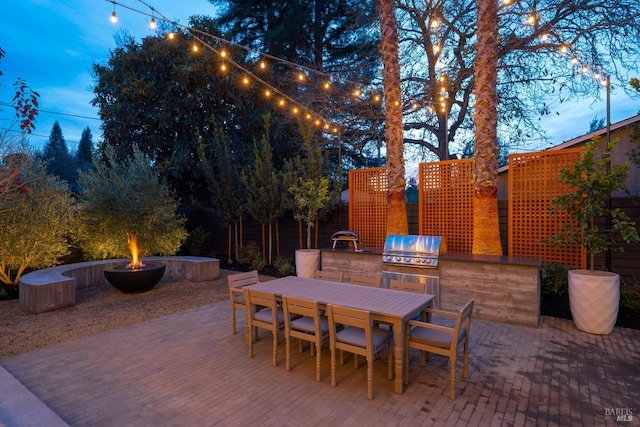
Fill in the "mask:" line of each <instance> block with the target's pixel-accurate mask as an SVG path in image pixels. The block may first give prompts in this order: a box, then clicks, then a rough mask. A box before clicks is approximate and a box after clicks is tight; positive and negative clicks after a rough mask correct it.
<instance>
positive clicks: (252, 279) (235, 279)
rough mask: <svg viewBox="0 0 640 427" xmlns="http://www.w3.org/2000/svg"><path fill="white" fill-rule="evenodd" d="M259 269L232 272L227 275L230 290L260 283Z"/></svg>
mask: <svg viewBox="0 0 640 427" xmlns="http://www.w3.org/2000/svg"><path fill="white" fill-rule="evenodd" d="M258 281H259V279H258V270H253V271H248V272H246V273H238V274H230V275H229V276H227V283H228V284H229V290H231V289H233V288H241V287H243V286H247V285H254V284H256V283H258Z"/></svg>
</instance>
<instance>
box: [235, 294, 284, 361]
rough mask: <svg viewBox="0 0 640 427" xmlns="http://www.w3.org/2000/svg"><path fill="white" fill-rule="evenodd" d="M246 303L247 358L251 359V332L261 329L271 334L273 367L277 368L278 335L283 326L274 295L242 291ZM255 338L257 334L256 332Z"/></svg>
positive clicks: (280, 311) (282, 313)
mask: <svg viewBox="0 0 640 427" xmlns="http://www.w3.org/2000/svg"><path fill="white" fill-rule="evenodd" d="M244 298H245V300H246V303H247V309H246V312H247V333H248V336H247V343H248V344H249V357H253V330H254V329H255V328H262V329H266V330H268V331H271V333H272V334H273V366H278V335H279V332H280V328H281V327H283V326H284V312H283V311H282V308H280V307H278V305H277V303H276V295H275V294H273V293H271V292H264V291H259V290H257V289H247V288H245V289H244ZM256 338H258V332H257V330H256Z"/></svg>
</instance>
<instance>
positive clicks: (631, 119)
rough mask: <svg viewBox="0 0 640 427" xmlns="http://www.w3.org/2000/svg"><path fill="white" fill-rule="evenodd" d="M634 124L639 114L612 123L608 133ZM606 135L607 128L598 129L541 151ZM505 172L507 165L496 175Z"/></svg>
mask: <svg viewBox="0 0 640 427" xmlns="http://www.w3.org/2000/svg"><path fill="white" fill-rule="evenodd" d="M636 123H638V124H640V114H638V115H636V116H633V117H629V118H628V119H624V120H622V121H619V122H617V123H612V124H611V126H610V128H609V130H610V132H613V131H615V130H617V129H622V128H625V127H627V126H631V125H633V124H636ZM606 134H607V128H606V127H603V128H602V129H598V130H596V131H594V132H590V133H588V134H585V135H582V136H579V137H577V138H573V139H570V140H569V141H565V142H563V143H561V144H558V145H554V146H553V147H549V148H545V149H544V150H542V151H548V150H563V149H565V148H571V147H574V146H577V145H580V144H582V143H584V142H586V141H588V140H590V139H591V138H593V137H594V136H596V135H599V136H603V135H606ZM507 170H509V165H508V164H506V165H504V166H501V167H499V168H498V173H502V172H505V171H507Z"/></svg>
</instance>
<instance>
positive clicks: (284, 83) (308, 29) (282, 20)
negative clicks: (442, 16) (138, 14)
mask: <svg viewBox="0 0 640 427" xmlns="http://www.w3.org/2000/svg"><path fill="white" fill-rule="evenodd" d="M210 1H211V3H213V4H214V5H216V6H217V7H218V8H219V10H220V14H219V16H218V21H219V22H220V24H221V27H222V29H223V30H224V34H223V35H225V36H226V37H227V38H228V39H230V40H231V41H233V42H235V43H239V44H242V45H244V46H247V47H249V48H251V49H253V52H252V53H251V54H250V55H248V58H251V59H253V60H254V61H255V62H258V60H259V59H266V61H267V62H268V63H269V71H268V72H267V73H270V74H268V78H265V80H268V81H269V82H270V84H272V85H274V86H275V87H276V88H277V89H278V90H280V91H282V92H284V93H286V94H288V95H289V96H290V97H291V98H293V99H296V100H297V101H298V102H299V103H300V104H302V105H303V106H305V107H306V108H308V109H309V110H311V111H312V112H313V113H315V114H317V115H319V116H321V117H322V118H323V119H324V120H325V121H327V122H330V123H331V124H332V127H333V126H335V127H336V130H335V131H332V133H333V136H330V135H324V136H322V137H321V138H322V139H321V140H323V141H324V144H325V145H326V146H327V147H328V148H331V153H329V155H330V157H331V158H332V160H334V161H336V162H338V161H342V162H344V164H346V165H348V166H350V165H354V166H362V165H366V164H374V163H376V159H375V157H376V155H377V153H378V151H377V150H378V149H379V148H380V147H381V141H382V140H383V139H384V129H383V124H382V123H383V116H382V112H381V103H380V102H378V101H375V102H371V101H370V100H368V99H367V98H366V97H367V96H368V95H369V94H370V93H369V91H367V90H364V89H365V88H367V87H369V88H370V87H374V86H378V85H379V83H380V74H379V68H380V64H379V62H378V55H377V51H376V45H377V44H378V40H379V29H378V27H377V14H376V11H375V7H374V6H375V0H364V1H351V0H350V1H344V0H284V1H279V2H273V1H271V0H231V1H228V0H210ZM262 54H264V55H262ZM273 57H277V58H279V59H282V60H285V61H286V62H283V61H276V60H271V59H273ZM298 64H299V65H298ZM306 67H310V68H313V69H315V70H316V71H317V72H310V71H309V70H310V68H306ZM251 69H254V68H251ZM263 73H264V71H260V77H261V78H262V77H263V76H264V74H263ZM300 73H302V74H304V75H305V76H304V80H303V81H302V82H301V81H299V80H297V79H296V76H299V75H300ZM327 73H330V74H327ZM354 82H358V85H361V86H362V87H361V88H360V89H362V95H358V96H354V89H355V87H354ZM376 91H377V89H376ZM338 128H339V132H338ZM338 133H339V135H340V137H338V136H337V134H338ZM338 145H340V146H341V147H340V149H338ZM339 156H341V159H338V157H339Z"/></svg>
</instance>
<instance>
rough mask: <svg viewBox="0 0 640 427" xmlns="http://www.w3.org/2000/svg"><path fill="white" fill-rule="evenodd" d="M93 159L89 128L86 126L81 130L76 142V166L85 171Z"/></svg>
mask: <svg viewBox="0 0 640 427" xmlns="http://www.w3.org/2000/svg"><path fill="white" fill-rule="evenodd" d="M92 161H93V140H92V136H91V129H89V126H87V127H86V128H85V129H84V130H83V131H82V137H81V138H80V143H79V144H78V150H77V151H76V167H77V168H78V169H79V170H81V171H83V172H86V171H88V170H89V168H90V167H91V162H92Z"/></svg>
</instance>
